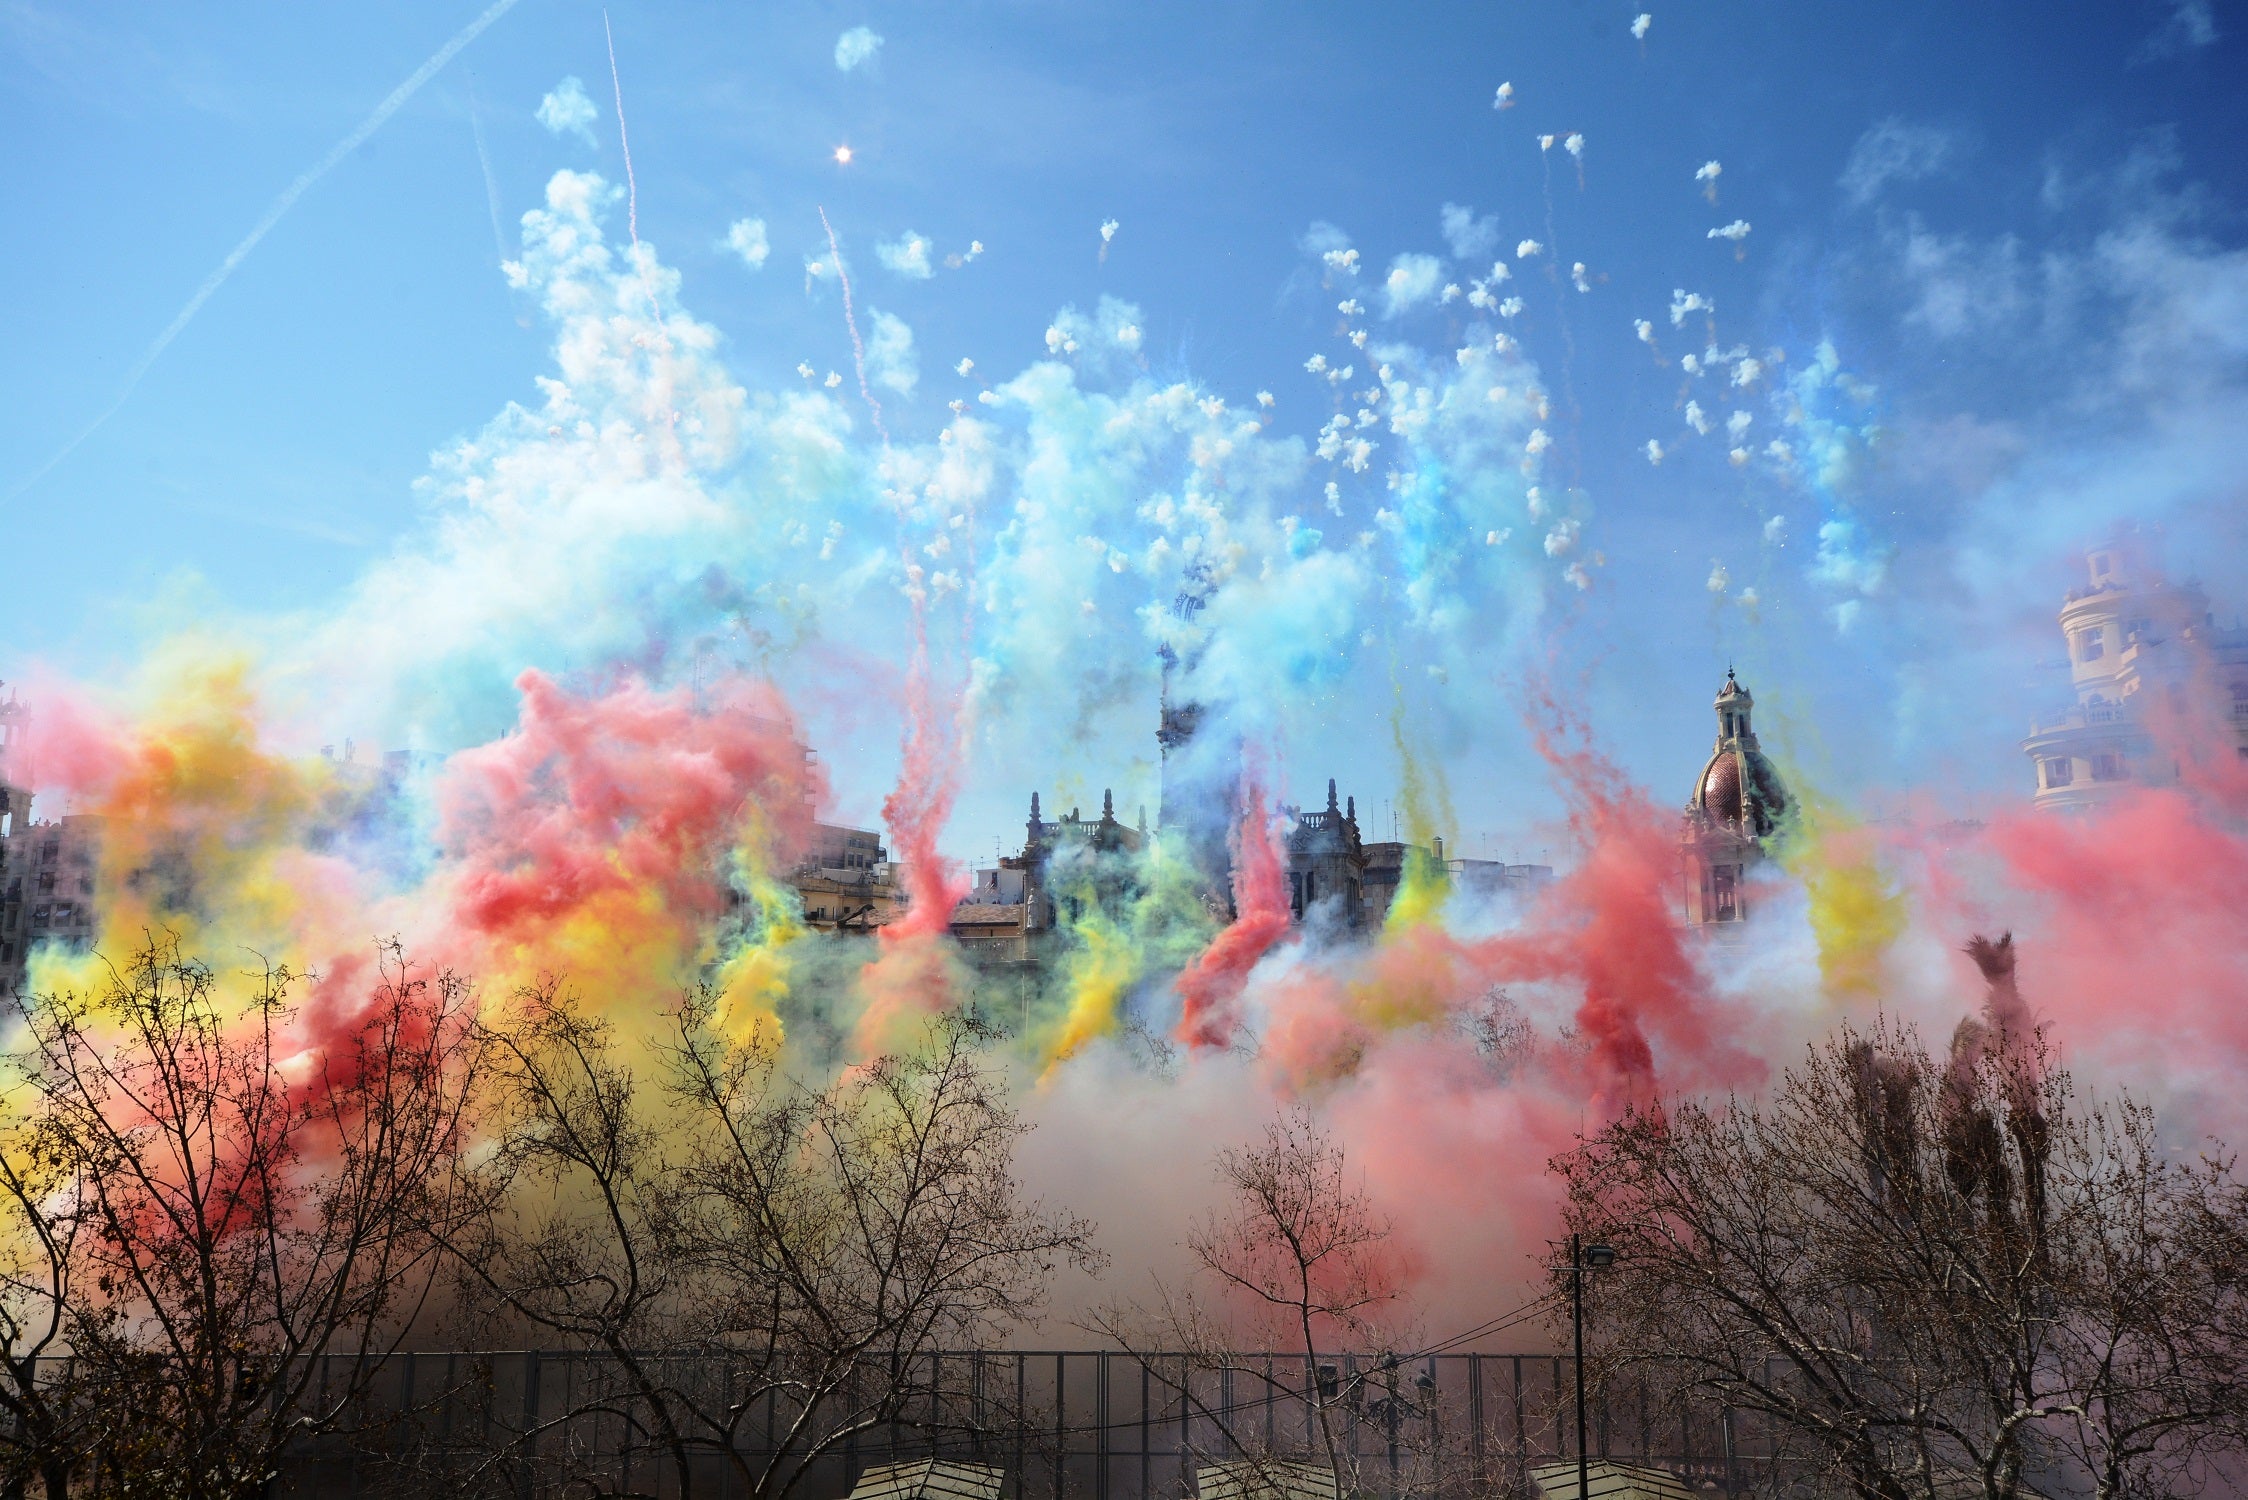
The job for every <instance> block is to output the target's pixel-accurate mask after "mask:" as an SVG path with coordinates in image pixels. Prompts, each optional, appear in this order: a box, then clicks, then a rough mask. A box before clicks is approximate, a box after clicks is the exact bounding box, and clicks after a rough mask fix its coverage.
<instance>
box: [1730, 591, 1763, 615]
mask: <svg viewBox="0 0 2248 1500" xmlns="http://www.w3.org/2000/svg"><path fill="white" fill-rule="evenodd" d="M1733 599H1734V602H1735V603H1737V604H1739V605H1740V607H1741V608H1743V609H1745V610H1748V611H1750V612H1751V613H1753V612H1754V611H1755V609H1756V606H1757V605H1759V604H1761V603H1763V601H1762V600H1761V599H1759V598H1757V597H1756V590H1755V589H1754V588H1745V589H1742V590H1741V591H1740V592H1739V593H1738V594H1735V595H1734V596H1733Z"/></svg>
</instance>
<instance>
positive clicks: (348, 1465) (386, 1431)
mask: <svg viewBox="0 0 2248 1500" xmlns="http://www.w3.org/2000/svg"><path fill="white" fill-rule="evenodd" d="M349 1360H350V1356H344V1355H338V1356H329V1357H328V1366H327V1367H325V1368H323V1370H322V1371H321V1372H320V1373H321V1376H322V1378H323V1380H330V1381H333V1382H334V1387H335V1388H337V1389H342V1388H343V1387H344V1386H345V1385H346V1384H347V1383H348V1377H349V1375H350V1373H351V1372H350V1370H349V1369H348V1362H349ZM921 1360H922V1363H923V1365H924V1366H925V1368H923V1369H919V1370H917V1371H916V1372H915V1380H914V1382H913V1383H914V1385H915V1387H916V1388H917V1389H919V1390H922V1391H925V1392H927V1393H929V1394H927V1395H926V1397H925V1398H924V1405H923V1406H922V1407H920V1408H919V1409H916V1410H909V1411H908V1412H906V1413H903V1414H901V1417H900V1419H899V1420H898V1421H896V1422H894V1423H890V1424H887V1425H885V1426H884V1427H882V1428H879V1429H875V1430H872V1431H869V1432H865V1433H862V1434H859V1435H857V1436H856V1437H854V1438H852V1439H851V1440H849V1441H847V1442H844V1443H842V1444H839V1445H838V1446H837V1447H836V1448H835V1450H834V1451H833V1452H831V1453H830V1454H828V1455H827V1456H826V1457H824V1458H823V1459H821V1460H820V1461H818V1462H817V1463H815V1464H814V1465H813V1466H812V1467H811V1469H810V1470H809V1472H807V1474H806V1475H805V1478H804V1480H803V1482H802V1483H800V1484H799V1485H798V1486H797V1487H796V1489H795V1491H794V1494H793V1495H792V1497H791V1500H834V1497H838V1496H842V1495H846V1494H848V1493H849V1491H850V1490H851V1488H852V1486H853V1485H854V1484H855V1483H856V1482H857V1480H858V1478H859V1476H860V1475H861V1474H862V1473H863V1472H864V1471H865V1470H866V1469H867V1468H868V1467H870V1466H872V1465H875V1464H883V1463H892V1462H898V1461H901V1460H909V1459H917V1458H928V1457H935V1458H946V1459H955V1460H960V1461H965V1462H975V1463H982V1464H988V1465H992V1466H994V1467H997V1468H1000V1469H1002V1470H1003V1471H1004V1472H1005V1475H1006V1479H1005V1487H1004V1490H1003V1495H1004V1500H1176V1497H1180V1496H1185V1495H1191V1494H1193V1492H1194V1487H1195V1472H1196V1468H1197V1466H1198V1465H1199V1464H1201V1463H1204V1462H1216V1461H1223V1460H1227V1459H1238V1458H1243V1457H1262V1458H1272V1459H1299V1460H1300V1459H1309V1460H1313V1461H1316V1462H1319V1463H1322V1464H1323V1463H1324V1462H1325V1459H1326V1455H1325V1451H1324V1445H1323V1443H1322V1441H1321V1439H1320V1436H1319V1432H1318V1423H1317V1418H1316V1412H1315V1406H1314V1402H1313V1401H1312V1400H1311V1399H1309V1393H1311V1392H1313V1391H1315V1390H1323V1391H1324V1392H1325V1393H1326V1399H1327V1400H1328V1402H1329V1410H1330V1413H1331V1415H1332V1417H1333V1424H1332V1425H1333V1430H1334V1436H1335V1442H1336V1446H1337V1448H1338V1449H1339V1450H1340V1452H1341V1455H1342V1457H1343V1458H1344V1460H1345V1463H1346V1472H1349V1473H1353V1474H1355V1475H1356V1476H1357V1489H1358V1491H1359V1493H1360V1494H1362V1495H1366V1496H1379V1497H1407V1496H1429V1497H1437V1500H1444V1497H1466V1496H1479V1495H1495V1496H1507V1495H1523V1494H1527V1493H1528V1484H1527V1474H1528V1470H1529V1468H1530V1467H1531V1466H1532V1465H1534V1464H1537V1463H1540V1462H1543V1461H1546V1460H1550V1459H1555V1458H1571V1457H1574V1456H1575V1455H1576V1452H1577V1443H1576V1430H1575V1414H1574V1379H1575V1376H1574V1371H1573V1369H1572V1368H1571V1365H1570V1362H1569V1360H1568V1359H1567V1358H1566V1357H1556V1356H1553V1355H1546V1354H1442V1355H1433V1356H1423V1357H1419V1358H1414V1359H1406V1360H1401V1361H1390V1360H1384V1359H1371V1358H1368V1357H1365V1356H1352V1355H1344V1354H1338V1355H1330V1356H1322V1357H1321V1358H1320V1359H1319V1360H1318V1361H1316V1362H1314V1363H1312V1364H1309V1365H1307V1363H1306V1361H1305V1360H1304V1359H1303V1357H1302V1356H1301V1355H1297V1356H1293V1357H1291V1356H1286V1355H1277V1354H1273V1355H1266V1354H1255V1355H1233V1356H1228V1357H1227V1358H1226V1360H1225V1361H1223V1362H1222V1363H1216V1362H1208V1361H1197V1360H1193V1359H1190V1358H1188V1357H1186V1356H1181V1355H1175V1354H1151V1355H1134V1354H1129V1353H1123V1352H1104V1351H1092V1350H1061V1351H990V1350H987V1351H974V1352H962V1353H953V1354H943V1355H934V1356H922V1357H921ZM653 1366H654V1368H655V1369H656V1370H657V1373H658V1374H659V1375H660V1377H661V1379H662V1380H663V1381H665V1382H666V1383H668V1384H669V1385H671V1386H673V1387H674V1388H678V1389H686V1388H689V1387H699V1388H701V1389H702V1390H704V1391H706V1392H708V1393H709V1394H710V1395H712V1396H713V1397H714V1398H715V1401H716V1404H719V1405H726V1404H728V1403H727V1402H726V1401H725V1399H724V1398H725V1383H726V1381H727V1380H728V1379H729V1378H730V1377H729V1376H728V1374H727V1370H726V1367H725V1364H724V1362H723V1361H719V1360H713V1359H709V1358H707V1357H704V1356H666V1357H662V1358H660V1359H656V1360H654V1361H653ZM615 1375H616V1371H615V1366H614V1364H613V1362H612V1361H610V1360H609V1359H608V1358H607V1357H606V1356H605V1355H600V1354H594V1353H566V1352H554V1351H536V1350H534V1351H524V1352H510V1353H475V1354H472V1353H442V1352H440V1353H421V1354H399V1355H395V1356H392V1357H391V1358H390V1359H388V1360H386V1361H385V1362H384V1363H383V1365H382V1366H381V1367H380V1368H379V1369H378V1370H376V1371H375V1372H374V1379H373V1381H372V1382H371V1385H370V1388H369V1389H370V1394H369V1396H368V1398H367V1399H366V1401H365V1402H364V1403H363V1410H361V1411H359V1412H357V1413H355V1414H354V1415H355V1420H354V1422H353V1423H352V1424H351V1429H350V1430H349V1431H346V1432H343V1433H339V1434H335V1435H331V1436H328V1437H323V1438H321V1439H319V1440H317V1441H316V1442H312V1443H308V1444H306V1445H304V1446H303V1447H302V1448H301V1449H300V1450H298V1451H297V1452H295V1453H293V1454H292V1456H291V1461H290V1463H289V1465H288V1467H287V1471H286V1473H285V1475H284V1477H283V1482H282V1484H281V1486H280V1487H279V1488H280V1493H282V1494H287V1495H307V1496H309V1495H321V1496H331V1495H333V1496H350V1497H357V1496H362V1495H364V1496H368V1497H370V1500H371V1497H373V1496H376V1495H386V1494H437V1493H460V1494H475V1495H493V1496H500V1495H507V1496H513V1497H517V1500H547V1497H560V1496H564V1495H587V1494H644V1495H650V1496H668V1495H672V1494H675V1493H677V1485H676V1483H675V1480H674V1478H673V1477H672V1476H673V1461H672V1459H671V1458H670V1456H669V1455H668V1452H667V1450H666V1448H665V1447H664V1445H663V1444H662V1443H660V1442H659V1441H658V1440H657V1437H656V1434H655V1433H654V1431H653V1427H652V1424H651V1423H650V1421H649V1420H648V1413H647V1411H646V1410H645V1409H644V1408H643V1407H641V1405H640V1404H639V1403H637V1402H636V1401H635V1400H634V1399H633V1398H632V1397H631V1395H630V1393H629V1392H628V1391H626V1390H624V1389H623V1388H622V1387H621V1386H620V1385H619V1383H618V1382H617V1380H616V1378H615ZM759 1399H760V1400H762V1401H763V1403H764V1405H763V1408H762V1410H760V1408H759V1406H758V1405H757V1404H756V1403H755V1402H752V1403H749V1404H748V1405H747V1406H746V1407H745V1408H742V1410H741V1421H740V1425H739V1426H738V1428H737V1429H736V1431H735V1432H734V1434H733V1435H732V1437H731V1442H732V1445H733V1448H734V1451H735V1452H736V1453H737V1454H739V1455H740V1456H742V1457H743V1458H746V1459H748V1460H749V1461H750V1462H751V1464H752V1466H753V1467H754V1466H761V1465H762V1463H764V1462H765V1461H767V1460H769V1459H770V1457H771V1456H772V1454H773V1453H774V1452H775V1451H776V1447H777V1446H778V1445H779V1444H780V1442H781V1440H782V1438H781V1435H782V1434H785V1431H786V1428H787V1423H788V1417H789V1415H790V1413H789V1412H788V1411H787V1410H786V1409H785V1408H784V1407H783V1405H782V1402H781V1399H780V1398H778V1397H775V1396H770V1395H768V1396H764V1397H761V1398H759ZM734 1404H735V1405H739V1403H734ZM1588 1415H1589V1420H1588V1424H1587V1426H1588V1432H1587V1438H1588V1442H1587V1447H1589V1449H1590V1450H1591V1453H1592V1454H1593V1455H1594V1456H1596V1457H1610V1458H1615V1459H1617V1460H1619V1461H1624V1462H1640V1463H1649V1464H1654V1465H1659V1466H1661V1467H1663V1468H1667V1469H1670V1470H1672V1471H1673V1472H1675V1473H1677V1474H1678V1475H1679V1476H1680V1477H1681V1478H1683V1479H1684V1480H1685V1481H1686V1482H1687V1483H1688V1484H1689V1485H1692V1486H1694V1487H1696V1488H1705V1489H1709V1490H1712V1491H1721V1492H1725V1493H1737V1492H1739V1491H1740V1490H1741V1489H1743V1488H1744V1487H1745V1482H1746V1480H1747V1478H1748V1477H1749V1476H1750V1472H1751V1471H1752V1470H1754V1469H1755V1468H1756V1467H1757V1466H1758V1464H1759V1461H1760V1460H1759V1456H1758V1455H1759V1453H1760V1452H1763V1453H1768V1452H1769V1449H1768V1447H1767V1446H1766V1445H1765V1444H1763V1443H1760V1442H1756V1441H1754V1440H1753V1439H1754V1438H1755V1437H1757V1436H1760V1435H1759V1434H1752V1433H1749V1432H1747V1431H1745V1430H1743V1429H1744V1424H1742V1423H1740V1422H1739V1421H1737V1420H1736V1417H1735V1415H1734V1414H1733V1413H1729V1412H1716V1411H1712V1412H1693V1413H1687V1414H1681V1413H1679V1412H1677V1411H1676V1410H1673V1409H1666V1408H1664V1407H1663V1406H1661V1405H1660V1404H1659V1403H1657V1402H1655V1401H1654V1400H1653V1399H1652V1397H1651V1396H1650V1395H1649V1394H1648V1393H1647V1392H1645V1391H1643V1390H1637V1389H1608V1390H1600V1391H1596V1393H1595V1395H1594V1398H1593V1400H1592V1402H1591V1405H1590V1408H1589V1413H1588ZM693 1468H694V1470H695V1493H696V1494H697V1495H698V1496H703V1495H714V1496H739V1495H743V1494H746V1493H747V1491H746V1488H745V1487H744V1485H743V1484H742V1481H741V1478H740V1474H739V1470H738V1468H737V1467H736V1465H735V1464H734V1463H733V1462H731V1461H730V1460H728V1459H727V1458H726V1456H725V1455H723V1454H722V1453H721V1452H720V1451H719V1448H718V1446H717V1444H716V1443H715V1442H712V1441H709V1440H708V1439H705V1440H703V1441H702V1442H701V1443H700V1445H699V1447H698V1448H697V1452H696V1456H695V1458H694V1460H693Z"/></svg>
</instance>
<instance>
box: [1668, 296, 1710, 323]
mask: <svg viewBox="0 0 2248 1500" xmlns="http://www.w3.org/2000/svg"><path fill="white" fill-rule="evenodd" d="M1715 311H1717V304H1716V303H1714V302H1712V301H1710V299H1709V298H1707V297H1705V296H1703V295H1702V294H1701V293H1700V292H1689V291H1687V290H1686V289H1685V288H1684V287H1675V288H1673V289H1672V291H1671V294H1670V326H1671V327H1673V328H1680V327H1684V326H1685V323H1686V315H1687V314H1688V313H1692V312H1705V313H1713V312H1715Z"/></svg>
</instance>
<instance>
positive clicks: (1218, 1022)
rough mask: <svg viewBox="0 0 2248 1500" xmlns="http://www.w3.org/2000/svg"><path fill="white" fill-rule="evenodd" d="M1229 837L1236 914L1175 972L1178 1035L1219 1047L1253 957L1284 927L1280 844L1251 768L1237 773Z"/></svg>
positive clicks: (1234, 1025) (1236, 1018)
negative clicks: (1237, 801)
mask: <svg viewBox="0 0 2248 1500" xmlns="http://www.w3.org/2000/svg"><path fill="white" fill-rule="evenodd" d="M1227 845H1228V847H1229V848H1231V849H1232V851H1233V909H1234V912H1235V916H1234V919H1233V920H1232V921H1231V922H1229V923H1227V924H1226V925H1225V926H1224V927H1223V928H1221V929H1220V930H1219V932H1218V934H1217V936H1216V937H1214V938H1212V939H1211V940H1210V945H1209V946H1208V947H1206V948H1204V949H1203V950H1202V952H1201V953H1200V954H1198V955H1197V956H1196V957H1195V960H1194V962H1193V963H1192V964H1191V965H1190V966H1188V968H1187V970H1186V972H1185V973H1183V974H1181V975H1180V976H1179V978H1178V990H1179V999H1180V1001H1181V1002H1182V1007H1181V1010H1180V1013H1179V1025H1178V1030H1177V1032H1176V1033H1175V1034H1176V1036H1177V1037H1178V1039H1179V1040H1180V1041H1182V1042H1184V1043H1186V1044H1187V1045H1188V1046H1190V1047H1224V1046H1227V1045H1229V1044H1230V1043H1231V1042H1232V1041H1233V1038H1234V1034H1235V1033H1236V1032H1237V1031H1239V1030H1240V1028H1241V1017H1240V1015H1239V1013H1238V1011H1237V1010H1236V1008H1235V1002H1236V1001H1237V1000H1239V999H1240V998H1241V990H1242V987H1243V986H1244V985H1246V984H1247V983H1248V982H1249V971H1250V970H1251V969H1253V968H1255V967H1256V966H1257V960H1258V959H1260V958H1263V957H1264V956H1265V951H1266V950H1267V949H1269V948H1270V947H1271V946H1272V945H1273V944H1274V943H1276V942H1278V941H1279V940H1280V939H1281V937H1282V936H1284V935H1285V934H1286V933H1287V931H1288V893H1287V882H1286V880H1285V879H1284V878H1283V877H1282V874H1281V869H1280V848H1279V845H1278V843H1277V841H1276V840H1275V839H1274V837H1273V830H1272V826H1271V822H1270V820H1269V818H1268V816H1267V814H1266V811H1265V805H1264V787H1263V785H1262V782H1261V779H1260V778H1259V777H1257V776H1256V775H1254V774H1247V775H1244V776H1243V777H1242V779H1241V816H1240V818H1239V820H1238V821H1237V822H1236V823H1235V824H1234V826H1233V831H1232V834H1231V836H1230V837H1229V838H1228V839H1227Z"/></svg>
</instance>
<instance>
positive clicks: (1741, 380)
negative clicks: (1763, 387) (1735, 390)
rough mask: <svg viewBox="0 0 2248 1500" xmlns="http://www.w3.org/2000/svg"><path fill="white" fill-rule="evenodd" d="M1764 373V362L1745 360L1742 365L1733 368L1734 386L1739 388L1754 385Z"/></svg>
mask: <svg viewBox="0 0 2248 1500" xmlns="http://www.w3.org/2000/svg"><path fill="white" fill-rule="evenodd" d="M1763 373H1764V365H1763V363H1762V361H1760V360H1753V359H1744V360H1742V361H1741V362H1740V363H1738V364H1736V365H1734V366H1733V384H1735V385H1737V386H1751V385H1754V384H1755V383H1756V381H1757V377H1759V376H1761V375H1762V374H1763Z"/></svg>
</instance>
